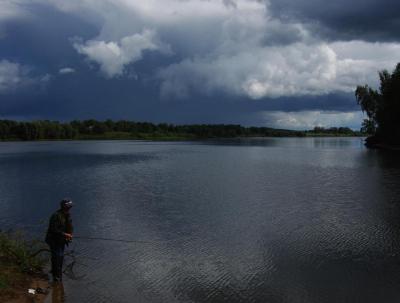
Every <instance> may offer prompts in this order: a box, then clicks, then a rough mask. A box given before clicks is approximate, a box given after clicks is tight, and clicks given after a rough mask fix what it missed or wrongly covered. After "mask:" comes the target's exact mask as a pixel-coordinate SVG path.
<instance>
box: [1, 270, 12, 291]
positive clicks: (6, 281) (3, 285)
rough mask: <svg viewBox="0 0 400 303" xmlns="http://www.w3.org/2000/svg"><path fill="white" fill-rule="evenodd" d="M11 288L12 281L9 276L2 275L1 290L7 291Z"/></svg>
mask: <svg viewBox="0 0 400 303" xmlns="http://www.w3.org/2000/svg"><path fill="white" fill-rule="evenodd" d="M9 286H10V281H9V278H8V277H7V275H5V274H4V273H0V290H2V289H6V288H8V287H9Z"/></svg>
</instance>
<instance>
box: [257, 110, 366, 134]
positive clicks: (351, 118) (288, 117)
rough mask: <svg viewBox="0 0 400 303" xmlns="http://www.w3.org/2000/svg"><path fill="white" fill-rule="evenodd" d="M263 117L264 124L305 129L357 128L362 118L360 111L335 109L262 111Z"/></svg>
mask: <svg viewBox="0 0 400 303" xmlns="http://www.w3.org/2000/svg"><path fill="white" fill-rule="evenodd" d="M262 115H263V118H264V120H265V123H266V125H268V126H271V127H276V128H284V129H297V130H306V129H312V128H314V127H315V126H319V127H325V128H329V127H342V126H345V127H350V128H353V129H359V128H360V125H361V121H362V120H363V119H364V116H363V114H362V113H361V112H360V111H357V112H336V111H300V112H283V111H271V112H264V113H263V114H262Z"/></svg>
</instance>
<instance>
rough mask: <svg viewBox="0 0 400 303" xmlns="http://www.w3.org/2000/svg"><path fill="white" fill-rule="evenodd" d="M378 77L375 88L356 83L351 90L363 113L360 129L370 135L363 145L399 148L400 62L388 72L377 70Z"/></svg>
mask: <svg viewBox="0 0 400 303" xmlns="http://www.w3.org/2000/svg"><path fill="white" fill-rule="evenodd" d="M379 79H380V87H379V89H378V90H375V89H372V88H371V87H369V86H368V85H364V86H358V87H357V89H356V92H355V94H356V98H357V102H358V104H359V105H360V106H361V109H362V110H363V112H365V113H366V114H367V119H365V120H364V122H363V130H364V131H365V132H367V133H369V134H370V135H371V136H370V137H368V138H367V140H366V144H367V146H369V147H394V148H400V119H399V117H400V63H399V64H397V66H396V68H395V69H394V70H393V72H392V73H389V72H388V71H387V70H383V71H380V72H379Z"/></svg>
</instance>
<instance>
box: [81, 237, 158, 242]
mask: <svg viewBox="0 0 400 303" xmlns="http://www.w3.org/2000/svg"><path fill="white" fill-rule="evenodd" d="M73 239H81V240H99V241H112V242H122V243H142V244H155V243H154V242H149V241H141V240H126V239H113V238H101V237H85V236H73Z"/></svg>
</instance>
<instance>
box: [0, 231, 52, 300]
mask: <svg viewBox="0 0 400 303" xmlns="http://www.w3.org/2000/svg"><path fill="white" fill-rule="evenodd" d="M41 245H42V244H40V242H37V241H26V240H25V239H24V237H23V236H22V235H21V234H17V233H6V232H1V231H0V302H9V301H11V300H15V301H18V299H19V298H25V297H27V295H28V288H30V287H32V284H33V282H35V284H36V285H37V283H38V282H39V281H40V282H42V284H41V285H44V284H46V283H47V276H46V275H44V274H43V267H44V265H45V263H46V259H44V258H43V257H42V256H41V255H40V254H39V253H38V252H39V251H40V249H41Z"/></svg>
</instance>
